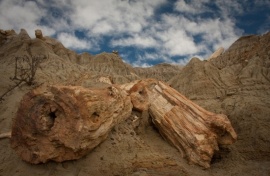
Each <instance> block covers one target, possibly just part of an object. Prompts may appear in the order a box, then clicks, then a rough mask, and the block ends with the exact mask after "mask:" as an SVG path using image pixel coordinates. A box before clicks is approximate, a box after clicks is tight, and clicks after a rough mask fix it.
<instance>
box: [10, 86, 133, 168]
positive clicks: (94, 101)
mask: <svg viewBox="0 0 270 176" xmlns="http://www.w3.org/2000/svg"><path fill="white" fill-rule="evenodd" d="M131 110H132V104H131V101H130V97H129V96H127V93H126V92H125V91H123V90H121V89H119V88H118V87H116V86H111V87H109V88H106V89H85V88H82V87H78V86H74V87H72V86H52V87H50V88H49V89H48V90H40V89H36V90H33V91H31V92H29V93H27V94H26V95H25V96H24V97H23V99H22V101H21V103H20V105H19V109H18V111H17V115H16V117H15V120H14V123H13V126H12V135H11V147H12V148H13V149H14V150H15V151H16V153H17V154H18V155H19V156H20V157H21V158H22V159H23V160H25V161H27V162H30V163H34V164H37V163H45V162H47V161H49V160H53V161H57V162H62V161H65V160H73V159H78V158H81V157H82V156H84V155H85V154H87V153H88V152H89V151H90V150H92V149H93V148H94V147H96V146H97V145H98V144H99V143H101V142H102V141H103V140H105V139H106V137H107V134H108V132H109V131H110V130H111V128H112V127H113V126H114V125H115V124H116V123H118V122H120V121H122V120H124V119H126V118H127V117H128V116H130V114H131Z"/></svg>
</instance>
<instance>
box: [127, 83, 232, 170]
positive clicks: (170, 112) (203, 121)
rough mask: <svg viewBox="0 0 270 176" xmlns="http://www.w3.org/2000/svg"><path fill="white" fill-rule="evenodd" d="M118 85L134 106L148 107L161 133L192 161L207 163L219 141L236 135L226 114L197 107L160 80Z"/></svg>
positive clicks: (146, 109)
mask: <svg viewBox="0 0 270 176" xmlns="http://www.w3.org/2000/svg"><path fill="white" fill-rule="evenodd" d="M122 88H124V89H126V90H128V91H129V93H130V97H131V101H132V104H133V106H134V108H135V109H136V110H139V111H149V113H150V116H151V117H152V121H153V123H154V124H155V126H156V127H157V128H158V130H159V132H160V133H161V135H162V136H163V137H164V138H165V139H166V140H168V141H169V142H170V143H172V144H173V145H174V146H175V147H176V148H177V149H178V150H179V151H180V152H181V154H182V156H183V157H185V158H187V160H188V161H189V162H190V163H192V164H198V165H200V166H203V167H205V168H208V167H210V162H211V160H212V157H213V155H214V153H215V152H217V151H218V150H219V145H228V144H232V143H234V142H235V140H236V138H237V135H236V133H235V131H234V129H233V127H232V126H231V123H230V121H229V119H228V118H227V116H225V115H223V114H215V113H212V112H209V111H207V110H205V109H203V108H201V107H200V106H198V105H197V104H195V103H193V102H192V101H190V100H189V99H187V98H186V97H185V96H183V95H181V94H180V93H178V92H177V91H176V90H174V89H173V88H171V87H170V86H168V85H166V84H165V83H163V82H161V81H156V80H151V79H150V80H143V81H136V82H134V83H133V86H132V83H130V84H127V85H123V86H122Z"/></svg>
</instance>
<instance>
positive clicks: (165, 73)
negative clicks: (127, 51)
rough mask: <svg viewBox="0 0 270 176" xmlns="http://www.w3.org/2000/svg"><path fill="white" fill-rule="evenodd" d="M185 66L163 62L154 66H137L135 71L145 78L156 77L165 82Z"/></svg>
mask: <svg viewBox="0 0 270 176" xmlns="http://www.w3.org/2000/svg"><path fill="white" fill-rule="evenodd" d="M182 68H183V66H181V65H172V64H167V63H161V64H157V65H154V66H152V67H147V68H140V67H135V68H134V70H135V73H136V74H137V75H138V76H140V77H141V78H143V79H146V78H154V79H157V80H161V81H164V82H167V81H169V80H170V79H171V78H172V77H173V76H175V75H177V74H178V73H179V72H180V71H181V70H182Z"/></svg>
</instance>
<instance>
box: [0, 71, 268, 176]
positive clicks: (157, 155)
mask: <svg viewBox="0 0 270 176" xmlns="http://www.w3.org/2000/svg"><path fill="white" fill-rule="evenodd" d="M0 75H1V83H0V94H2V93H4V92H5V91H6V90H7V89H8V87H9V86H10V85H12V84H13V82H12V81H10V80H9V77H10V75H12V68H4V67H3V66H2V67H1V68H0ZM32 88H33V87H28V86H26V85H22V86H20V87H17V88H15V89H14V90H13V91H12V92H10V93H9V94H8V95H7V96H5V100H4V101H2V102H1V103H0V133H4V132H8V131H10V129H11V125H12V119H13V118H14V116H15V114H16V111H17V108H18V104H19V102H20V99H21V98H22V96H23V95H24V94H25V93H26V92H28V91H29V90H31V89H32ZM135 115H137V116H139V117H140V118H139V119H140V120H139V121H138V122H136V124H134V123H133V122H132V121H133V119H134V116H135ZM145 118H146V117H145V116H143V115H142V116H141V115H140V114H138V113H135V112H134V113H133V115H132V116H130V118H129V119H127V120H126V121H124V122H122V123H121V124H119V125H117V126H116V127H115V128H114V129H113V130H112V131H111V133H110V134H109V136H108V138H107V140H106V141H104V142H103V143H101V144H100V145H99V146H98V147H96V148H95V149H94V150H93V151H92V152H90V153H89V154H88V155H86V156H85V157H83V158H81V159H79V160H75V161H66V162H63V163H56V162H49V163H46V164H39V165H32V164H28V163H26V162H24V161H22V160H21V159H20V158H19V157H18V156H17V155H16V153H15V152H14V151H13V150H12V149H11V148H10V141H9V139H0V175H1V176H11V175H12V176H25V175H28V176H32V175H33V176H38V175H42V176H46V175H48V176H58V175H65V176H89V175H95V176H98V175H103V176H122V175H124V176H125V175H132V176H156V175H160V176H161V175H162V176H163V175H165V176H180V175H199V176H200V175H202V176H208V175H217V176H220V175H234V176H238V175H239V176H242V175H257V176H268V175H270V161H269V160H260V161H259V160H246V159H245V158H244V157H243V155H242V154H241V153H239V152H238V149H237V146H239V145H238V144H239V143H240V144H241V140H238V141H237V142H236V143H235V144H233V145H232V146H230V147H229V148H224V149H222V150H221V152H220V154H219V156H217V157H215V159H214V160H213V163H212V165H211V168H209V169H203V168H201V167H199V166H195V165H189V164H188V163H187V161H186V160H185V159H183V158H182V157H181V155H180V152H178V151H177V150H176V149H175V148H174V147H172V146H171V145H170V144H169V143H167V142H166V141H165V140H164V139H163V138H162V137H161V136H160V135H159V133H158V131H157V130H156V129H155V128H154V127H153V126H152V124H151V123H149V122H148V121H147V119H145ZM247 137H248V136H247Z"/></svg>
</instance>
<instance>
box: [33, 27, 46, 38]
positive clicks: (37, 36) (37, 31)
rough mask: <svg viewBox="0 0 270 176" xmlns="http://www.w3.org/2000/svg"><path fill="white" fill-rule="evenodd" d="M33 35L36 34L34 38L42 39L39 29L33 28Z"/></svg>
mask: <svg viewBox="0 0 270 176" xmlns="http://www.w3.org/2000/svg"><path fill="white" fill-rule="evenodd" d="M35 35H36V38H38V39H44V38H43V34H42V31H41V30H40V29H37V30H35Z"/></svg>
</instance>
